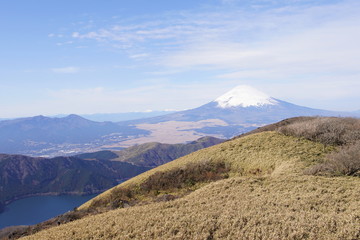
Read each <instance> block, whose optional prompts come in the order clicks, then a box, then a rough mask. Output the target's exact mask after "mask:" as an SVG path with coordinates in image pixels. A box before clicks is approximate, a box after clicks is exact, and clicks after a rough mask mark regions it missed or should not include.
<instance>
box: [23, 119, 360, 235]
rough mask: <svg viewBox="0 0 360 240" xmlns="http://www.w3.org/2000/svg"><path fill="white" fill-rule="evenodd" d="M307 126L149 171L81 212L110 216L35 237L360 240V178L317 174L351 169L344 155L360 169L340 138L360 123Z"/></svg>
mask: <svg viewBox="0 0 360 240" xmlns="http://www.w3.org/2000/svg"><path fill="white" fill-rule="evenodd" d="M302 120H304V119H301V120H296V121H289V122H288V123H286V124H280V125H281V126H277V127H274V128H271V129H270V130H276V131H258V133H254V134H251V135H247V136H243V137H241V138H236V139H233V140H231V141H227V142H225V143H222V144H219V145H216V146H213V147H210V148H207V149H203V150H200V151H197V152H194V153H192V154H189V155H187V156H185V157H182V158H179V159H177V160H174V161H172V162H170V163H168V164H165V165H162V166H160V167H157V168H155V169H152V170H150V171H148V172H145V173H143V174H141V175H139V176H137V177H135V178H132V179H130V180H128V181H126V182H124V183H122V184H120V185H119V186H117V187H115V188H113V189H111V190H108V191H106V192H104V193H103V194H101V195H99V196H98V197H96V198H94V199H93V200H91V201H89V202H88V203H86V204H84V205H83V206H81V207H80V209H79V210H78V211H77V213H78V214H80V213H81V212H92V213H94V212H96V211H97V212H102V213H101V214H96V215H89V216H87V217H84V218H82V219H80V220H77V221H74V222H71V223H67V224H63V225H60V226H58V227H54V228H50V229H47V230H44V231H41V232H39V233H37V234H35V235H32V236H29V237H27V239H239V238H240V239H359V238H360V229H359V226H360V198H359V197H358V196H359V194H360V178H358V177H357V175H356V174H347V173H346V172H340V174H338V173H339V172H337V171H336V173H337V174H333V172H332V171H328V173H329V174H318V172H316V171H315V172H311V171H310V173H309V169H310V170H311V169H313V168H314V167H315V168H318V167H319V166H323V164H325V166H327V167H326V168H325V170H326V171H327V169H331V168H330V167H329V166H332V165H331V164H330V163H332V161H335V162H336V163H338V164H340V163H341V164H340V165H341V166H348V165H346V164H349V163H348V162H345V163H344V162H341V161H343V160H342V159H343V158H340V160H339V159H337V160H336V158H334V157H333V156H334V155H336V154H344V153H342V152H343V151H345V153H346V154H345V155H346V156H348V157H349V156H350V157H349V158H350V159H352V161H350V163H351V166H354V164H353V163H357V162H360V159H358V158H357V156H358V155H356V154H357V151H356V150H354V148H353V146H356V145H354V144H357V142H358V140H360V139H359V138H358V136H357V135H356V134H355V135H354V136H353V135H351V136H352V137H351V141H349V142H342V141H340V142H339V141H332V140H334V139H336V134H333V133H334V132H337V134H338V135H339V136H348V135H347V133H349V132H351V131H355V132H356V131H357V130H356V129H357V128H356V127H355V128H354V129H352V127H354V126H357V123H358V121H359V120H356V119H355V120H351V121H350V122H351V123H350V124H345V125H342V126H343V128H341V129H342V131H338V130H339V128H337V127H334V126H338V124H335V125H334V119H331V118H326V119H323V118H319V119H316V118H312V119H307V120H306V121H304V122H302ZM308 120H310V121H313V122H311V124H309V123H310V122H308ZM347 121H348V120H346V119H345V120H344V119H340V122H342V123H344V122H347ZM300 122H302V123H301V124H300V125H299V126H295V127H294V126H293V125H292V124H294V123H296V124H298V123H300ZM335 123H339V122H338V119H335ZM284 127H286V128H284ZM304 127H305V130H307V131H303V130H304ZM291 129H292V130H294V129H295V130H296V129H302V131H291ZM314 129H315V130H314ZM349 129H351V131H349ZM310 130H311V131H310ZM313 130H314V131H313ZM298 133H299V134H298ZM307 133H311V134H307ZM329 136H330V137H329ZM334 136H335V138H334ZM324 139H326V144H324V142H323V140H324ZM329 139H332V140H331V141H328V140H329ZM338 139H339V138H338ZM340 139H343V138H342V137H341V138H340ZM344 139H345V138H344ZM346 139H348V138H346ZM321 142H322V143H321ZM349 149H351V150H349ZM357 149H358V148H357ZM358 150H359V149H358ZM329 153H330V155H329ZM334 159H335V160H334ZM354 168H356V165H355V167H354ZM359 169H360V167H359ZM326 171H325V172H326ZM323 172H324V171H323ZM355 172H356V171H355ZM131 206H132V207H131ZM110 209H113V210H110ZM73 214H76V212H75V213H73Z"/></svg>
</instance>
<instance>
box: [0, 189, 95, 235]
mask: <svg viewBox="0 0 360 240" xmlns="http://www.w3.org/2000/svg"><path fill="white" fill-rule="evenodd" d="M95 196H96V194H93V195H86V196H72V195H63V196H37V197H28V198H24V199H20V200H17V201H15V202H12V203H10V204H9V205H7V206H6V208H5V211H4V212H2V213H0V229H1V228H4V227H8V226H14V225H32V224H37V223H40V222H42V221H45V220H48V219H50V218H52V217H55V216H57V215H60V214H63V213H65V212H67V211H69V210H73V209H74V208H75V207H78V206H80V205H81V204H83V203H85V202H86V201H88V200H90V199H91V198H93V197H95Z"/></svg>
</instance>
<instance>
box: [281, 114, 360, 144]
mask: <svg viewBox="0 0 360 240" xmlns="http://www.w3.org/2000/svg"><path fill="white" fill-rule="evenodd" d="M277 131H278V132H280V133H282V134H285V135H288V136H295V137H304V138H306V139H308V140H311V141H317V142H320V143H322V144H325V145H338V146H340V145H346V144H353V143H355V142H356V141H358V140H360V119H356V118H336V117H317V118H312V119H304V120H302V121H299V122H294V123H291V124H289V125H286V126H282V127H279V128H278V129H277Z"/></svg>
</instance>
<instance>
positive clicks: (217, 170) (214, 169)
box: [89, 161, 230, 211]
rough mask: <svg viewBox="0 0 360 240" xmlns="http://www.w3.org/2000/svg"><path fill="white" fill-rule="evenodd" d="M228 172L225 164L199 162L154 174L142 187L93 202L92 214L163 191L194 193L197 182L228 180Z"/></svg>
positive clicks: (125, 189)
mask: <svg viewBox="0 0 360 240" xmlns="http://www.w3.org/2000/svg"><path fill="white" fill-rule="evenodd" d="M229 170H230V168H229V167H228V166H226V164H225V163H224V162H211V161H200V162H194V163H188V164H186V165H185V166H183V167H181V168H175V169H173V170H168V171H164V172H155V173H154V174H152V175H151V176H149V177H148V178H147V179H146V180H145V181H144V182H143V183H141V184H140V185H139V186H135V185H134V186H131V187H128V188H122V187H119V188H114V189H113V190H112V191H111V193H110V194H109V195H107V196H106V197H103V198H100V199H94V201H92V203H91V205H90V207H89V211H98V210H99V211H101V209H104V208H105V209H115V208H123V207H127V206H131V205H135V204H136V203H137V202H138V200H139V198H143V197H156V196H157V195H158V194H159V193H160V191H168V190H174V191H177V190H179V189H187V190H191V189H189V188H191V187H192V186H194V185H195V184H197V183H200V182H210V181H216V180H219V179H223V178H227V177H228V174H227V173H228V172H229ZM155 200H156V199H155Z"/></svg>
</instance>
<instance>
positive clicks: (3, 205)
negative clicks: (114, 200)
mask: <svg viewBox="0 0 360 240" xmlns="http://www.w3.org/2000/svg"><path fill="white" fill-rule="evenodd" d="M106 190H107V189H103V190H98V191H93V192H61V193H59V192H47V193H33V194H26V195H22V196H17V197H14V198H12V199H10V200H7V201H5V202H0V214H2V213H3V212H4V211H5V210H6V207H7V206H8V205H9V204H11V203H13V202H15V201H17V200H21V199H25V198H29V197H38V196H85V195H92V194H100V193H102V192H104V191H106Z"/></svg>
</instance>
